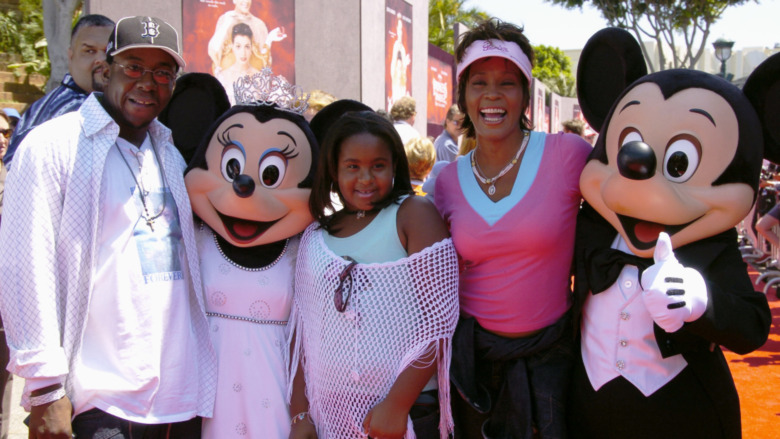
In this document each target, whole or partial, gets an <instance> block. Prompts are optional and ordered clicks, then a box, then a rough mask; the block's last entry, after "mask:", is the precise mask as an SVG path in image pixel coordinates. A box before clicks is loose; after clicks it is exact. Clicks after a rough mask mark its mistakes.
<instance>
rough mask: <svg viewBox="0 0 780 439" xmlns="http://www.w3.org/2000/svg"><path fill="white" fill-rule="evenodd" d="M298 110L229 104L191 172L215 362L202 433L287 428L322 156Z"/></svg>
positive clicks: (282, 432) (274, 433)
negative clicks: (292, 355) (299, 267)
mask: <svg viewBox="0 0 780 439" xmlns="http://www.w3.org/2000/svg"><path fill="white" fill-rule="evenodd" d="M265 73H266V74H268V73H269V72H265ZM291 101H292V102H300V99H299V98H297V97H295V96H293V99H291ZM292 110H293V109H289V108H282V107H280V106H279V105H277V104H273V103H270V102H263V103H260V104H258V105H238V106H234V107H232V108H231V109H230V110H228V111H227V112H226V113H225V114H224V115H222V116H221V117H220V118H219V119H218V120H217V121H216V122H215V123H214V125H212V126H211V128H210V130H209V132H208V136H207V137H206V138H205V139H204V141H203V142H202V143H201V144H200V146H199V148H198V150H197V151H196V153H195V155H194V157H193V159H192V161H191V163H190V166H189V167H188V168H187V170H186V171H185V178H184V181H185V183H186V185H187V191H188V192H189V196H190V200H191V204H192V208H193V210H194V212H195V214H196V215H197V216H198V218H200V220H201V221H202V225H201V228H200V233H199V234H197V240H198V250H199V252H200V266H201V276H202V282H203V291H204V294H205V295H206V311H207V315H208V318H209V324H210V329H211V336H212V342H213V343H214V348H215V350H216V352H217V356H218V362H219V377H218V381H217V399H216V404H215V407H214V416H213V417H212V418H209V419H204V423H203V437H204V438H224V437H227V436H229V435H236V434H238V435H242V436H246V437H264V438H279V439H282V438H284V439H286V438H287V437H288V436H289V434H290V421H291V420H290V413H289V410H288V404H287V388H286V386H287V372H286V371H287V369H288V363H289V350H288V347H287V346H288V344H287V337H288V336H289V333H288V332H289V331H288V329H287V320H288V318H289V315H290V309H291V303H292V298H293V279H294V275H295V261H296V257H297V248H298V240H299V237H300V236H299V235H300V233H301V232H302V231H303V230H304V229H305V228H306V226H308V225H309V224H310V223H311V222H312V221H313V218H312V216H311V213H310V212H309V204H308V203H309V195H310V193H311V181H312V176H313V172H314V168H315V163H316V158H317V152H318V146H317V140H316V139H315V137H314V134H313V132H312V131H311V129H310V127H309V124H308V123H307V122H306V120H305V119H304V118H303V116H302V115H301V113H302V112H303V111H304V110H305V105H304V106H303V107H299V108H297V111H292ZM298 110H299V111H298Z"/></svg>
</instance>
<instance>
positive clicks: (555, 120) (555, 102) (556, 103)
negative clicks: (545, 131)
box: [550, 93, 563, 133]
mask: <svg viewBox="0 0 780 439" xmlns="http://www.w3.org/2000/svg"><path fill="white" fill-rule="evenodd" d="M550 107H551V112H550V132H551V133H557V132H558V131H563V126H562V125H561V122H563V118H562V117H561V96H560V95H557V94H555V93H550Z"/></svg>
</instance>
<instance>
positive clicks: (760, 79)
mask: <svg viewBox="0 0 780 439" xmlns="http://www.w3.org/2000/svg"><path fill="white" fill-rule="evenodd" d="M577 84H578V94H579V99H580V105H581V107H582V110H583V113H584V115H585V117H586V119H587V120H588V122H589V123H590V125H591V126H593V127H602V128H601V130H600V135H599V139H598V141H597V143H596V145H595V148H594V150H593V153H592V154H591V156H590V159H589V162H588V163H587V165H586V166H585V169H584V170H583V172H582V175H581V178H580V189H581V191H582V194H583V197H584V198H585V201H586V203H584V205H583V208H582V210H581V213H580V216H579V218H578V224H577V235H578V238H577V250H576V261H575V268H576V280H575V296H576V297H575V301H577V302H578V303H577V305H578V307H579V308H580V309H581V320H580V325H579V327H580V330H581V354H582V355H581V361H578V362H577V363H578V364H577V366H575V372H574V375H573V382H572V388H571V393H570V404H571V405H570V409H569V410H568V413H569V414H570V418H569V431H570V434H571V436H572V437H582V438H599V439H604V438H627V437H630V438H661V437H663V438H738V437H741V426H740V412H739V398H738V396H737V391H736V388H735V386H734V382H733V379H732V377H731V374H730V372H729V369H728V365H727V363H726V360H725V358H724V356H723V353H722V352H721V350H720V347H719V346H720V345H722V346H725V347H726V348H728V349H730V350H732V351H734V352H737V353H739V354H746V353H749V352H751V351H753V350H755V349H757V348H759V347H760V346H761V345H763V344H764V342H765V341H766V339H767V337H768V333H769V327H770V324H771V314H770V312H769V307H768V304H767V301H766V298H765V297H764V296H763V295H762V294H760V293H758V292H756V291H754V289H753V285H752V283H751V281H750V278H749V277H748V275H747V270H746V266H745V264H744V262H743V261H742V259H741V256H740V252H739V249H738V246H737V233H736V231H735V229H734V226H735V225H736V224H737V223H738V222H739V221H741V220H742V219H743V218H744V217H745V216H746V215H747V213H748V211H749V210H750V208H751V205H752V203H753V202H754V200H755V196H756V195H755V194H756V187H757V184H758V178H759V172H760V169H761V162H762V157H763V155H764V154H762V151H763V152H764V153H765V154H766V155H767V157H768V158H770V159H772V160H777V158H778V157H780V154H779V152H780V148H779V147H778V146H779V145H778V140H780V122H779V120H778V118H779V117H780V106H779V105H778V102H780V55H774V56H773V57H770V58H769V59H767V60H766V61H765V62H764V63H762V64H761V65H760V66H759V67H758V68H757V69H756V70H755V71H754V73H753V74H752V75H751V76H750V78H749V79H748V81H747V83H746V84H745V87H744V91H742V90H739V89H738V88H737V87H735V86H734V85H732V84H731V83H729V82H727V81H725V80H724V79H722V78H720V77H717V76H714V75H711V74H708V73H704V72H700V71H694V70H666V71H661V72H657V73H653V74H649V75H647V74H646V68H645V63H644V60H643V58H642V55H641V50H640V48H639V45H638V44H637V42H636V40H635V39H634V38H633V37H632V36H631V35H630V34H629V33H628V32H626V31H624V30H621V29H617V28H608V29H604V30H602V31H599V32H598V33H596V34H595V35H594V36H593V37H592V38H591V39H590V40H589V41H588V43H587V44H586V46H585V48H584V49H583V52H582V57H581V59H580V63H579V68H578V78H577ZM764 149H765V151H764Z"/></svg>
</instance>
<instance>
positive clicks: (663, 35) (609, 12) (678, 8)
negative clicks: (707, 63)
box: [546, 0, 757, 71]
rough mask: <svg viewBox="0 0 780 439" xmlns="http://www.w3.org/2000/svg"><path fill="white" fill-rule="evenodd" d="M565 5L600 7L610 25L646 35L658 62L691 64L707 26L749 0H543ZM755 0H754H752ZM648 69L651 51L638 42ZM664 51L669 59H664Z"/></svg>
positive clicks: (668, 65)
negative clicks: (656, 52) (654, 50)
mask: <svg viewBox="0 0 780 439" xmlns="http://www.w3.org/2000/svg"><path fill="white" fill-rule="evenodd" d="M546 1H547V2H549V3H553V4H557V5H560V6H563V7H564V8H566V9H573V8H582V6H583V5H584V4H585V3H590V4H591V5H592V6H593V7H595V8H596V9H598V10H599V11H601V15H602V16H603V17H604V19H606V20H607V23H609V25H610V26H617V27H621V28H624V29H626V30H629V31H631V32H633V33H634V36H635V37H636V38H637V40H639V41H642V39H643V38H642V37H643V36H645V37H648V38H650V39H651V40H653V41H655V43H656V47H658V50H657V51H658V66H659V68H660V70H665V69H667V68H688V69H690V68H693V67H694V66H695V65H696V63H697V62H698V61H699V58H701V55H702V54H703V53H704V49H705V48H706V47H707V39H708V38H709V36H710V27H711V26H712V25H713V24H714V23H715V22H716V21H718V19H719V18H720V16H721V15H722V14H723V11H725V10H726V8H727V7H729V6H736V5H741V4H743V3H746V2H748V1H751V0H687V1H686V0H656V1H647V0H622V1H619V0H591V1H590V2H588V0H546ZM752 1H757V0H752ZM641 47H642V53H643V55H644V57H645V61H647V64H648V66H649V69H650V71H655V68H654V66H653V62H652V58H651V54H650V53H648V52H647V50H646V49H645V47H644V45H641ZM667 54H669V55H671V60H670V61H667V59H666V56H667Z"/></svg>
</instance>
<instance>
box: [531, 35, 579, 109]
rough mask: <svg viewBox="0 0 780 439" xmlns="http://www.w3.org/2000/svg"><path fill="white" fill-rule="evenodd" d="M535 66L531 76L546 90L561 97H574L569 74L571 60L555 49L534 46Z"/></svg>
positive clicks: (573, 88)
mask: <svg viewBox="0 0 780 439" xmlns="http://www.w3.org/2000/svg"><path fill="white" fill-rule="evenodd" d="M534 54H535V55H536V63H535V64H536V65H534V69H533V72H532V73H533V76H534V78H537V79H539V80H540V81H542V82H543V83H544V85H546V86H547V88H548V89H549V90H550V91H551V92H554V93H556V94H559V95H561V96H568V97H576V96H577V91H576V87H575V80H574V75H573V74H572V72H571V60H570V59H569V57H568V56H566V55H565V54H564V53H563V51H562V50H561V49H559V48H557V47H551V46H535V47H534Z"/></svg>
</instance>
